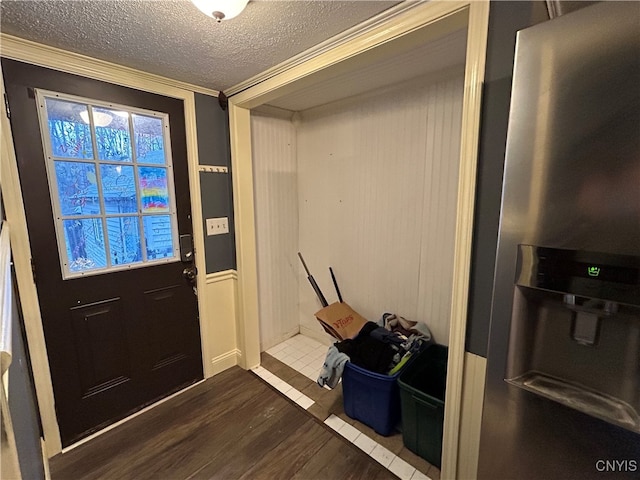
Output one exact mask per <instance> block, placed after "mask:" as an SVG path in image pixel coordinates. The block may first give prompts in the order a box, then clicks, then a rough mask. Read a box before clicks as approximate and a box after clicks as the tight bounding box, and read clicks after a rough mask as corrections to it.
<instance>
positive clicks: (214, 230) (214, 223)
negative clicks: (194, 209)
mask: <svg viewBox="0 0 640 480" xmlns="http://www.w3.org/2000/svg"><path fill="white" fill-rule="evenodd" d="M223 233H229V218H228V217H220V218H207V235H221V234H223Z"/></svg>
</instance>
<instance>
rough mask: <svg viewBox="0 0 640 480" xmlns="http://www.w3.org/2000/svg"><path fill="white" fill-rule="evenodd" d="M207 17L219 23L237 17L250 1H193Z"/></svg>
mask: <svg viewBox="0 0 640 480" xmlns="http://www.w3.org/2000/svg"><path fill="white" fill-rule="evenodd" d="M191 2H192V3H193V4H194V5H195V6H196V7H198V9H199V10H200V11H201V12H202V13H204V14H205V15H208V16H210V17H211V18H214V19H215V20H216V21H217V22H218V23H220V22H221V21H222V20H229V19H231V18H233V17H235V16H237V15H238V14H239V13H240V12H242V10H244V7H246V6H247V3H249V0H191Z"/></svg>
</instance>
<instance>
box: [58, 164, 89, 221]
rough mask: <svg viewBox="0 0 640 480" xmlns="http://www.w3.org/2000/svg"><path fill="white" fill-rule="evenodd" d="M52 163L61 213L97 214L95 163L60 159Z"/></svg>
mask: <svg viewBox="0 0 640 480" xmlns="http://www.w3.org/2000/svg"><path fill="white" fill-rule="evenodd" d="M54 165H55V170H56V181H57V182H58V198H59V199H60V211H61V212H62V215H65V216H66V215H99V214H100V200H99V198H98V187H97V185H96V167H95V165H94V164H93V163H83V162H61V161H55V162H54Z"/></svg>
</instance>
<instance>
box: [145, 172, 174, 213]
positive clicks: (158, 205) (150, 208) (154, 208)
mask: <svg viewBox="0 0 640 480" xmlns="http://www.w3.org/2000/svg"><path fill="white" fill-rule="evenodd" d="M138 176H139V181H140V196H141V197H142V212H143V213H161V212H168V211H169V191H168V187H167V169H166V168H158V167H138Z"/></svg>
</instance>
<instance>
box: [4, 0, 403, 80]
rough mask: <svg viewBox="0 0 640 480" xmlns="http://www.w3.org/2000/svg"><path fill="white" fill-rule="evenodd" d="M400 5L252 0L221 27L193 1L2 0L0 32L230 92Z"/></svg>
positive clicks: (376, 1)
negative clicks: (325, 41) (247, 81)
mask: <svg viewBox="0 0 640 480" xmlns="http://www.w3.org/2000/svg"><path fill="white" fill-rule="evenodd" d="M397 3H400V2H397V1H379V0H374V1H370V0H347V1H342V0H296V1H281V0H252V1H251V2H250V3H249V5H248V6H247V8H246V10H245V11H244V12H242V13H241V14H240V15H239V16H238V17H236V18H234V19H231V20H228V21H226V22H222V23H219V24H218V23H216V22H215V21H214V20H213V19H212V18H209V17H207V16H206V15H204V14H202V13H201V12H200V11H199V10H198V9H197V8H196V7H195V6H194V5H193V4H192V3H191V2H190V1H189V0H26V1H24V0H1V1H0V30H1V31H2V32H3V33H6V34H9V35H13V36H17V37H21V38H25V39H27V40H32V41H35V42H38V43H43V44H47V45H52V46H54V47H58V48H61V49H64V50H68V51H72V52H76V53H81V54H84V55H88V56H90V57H94V58H98V59H101V60H106V61H109V62H113V63H117V64H120V65H124V66H128V67H132V68H136V69H139V70H143V71H146V72H150V73H155V74H158V75H162V76H165V77H169V78H173V79H176V80H181V81H183V82H187V83H191V84H194V85H199V86H202V87H206V88H210V89H214V90H226V89H228V88H230V87H232V86H234V85H237V84H239V83H240V82H242V81H244V80H247V79H249V78H251V77H253V76H254V75H257V74H259V73H261V72H263V71H265V70H267V69H269V68H270V67H273V66H275V65H277V64H279V63H281V62H283V61H285V60H287V59H289V58H291V57H293V56H294V55H296V54H298V53H300V52H303V51H305V50H307V49H308V48H310V47H313V46H315V45H317V44H318V43H321V42H322V41H324V40H326V39H328V38H331V37H333V36H335V35H337V34H338V33H340V32H343V31H345V30H347V29H349V28H350V27H352V26H354V25H357V24H359V23H361V22H362V21H364V20H367V19H369V18H371V17H373V16H375V15H376V14H378V13H380V12H382V11H384V10H386V9H388V8H390V7H392V6H393V5H395V4H397Z"/></svg>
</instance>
